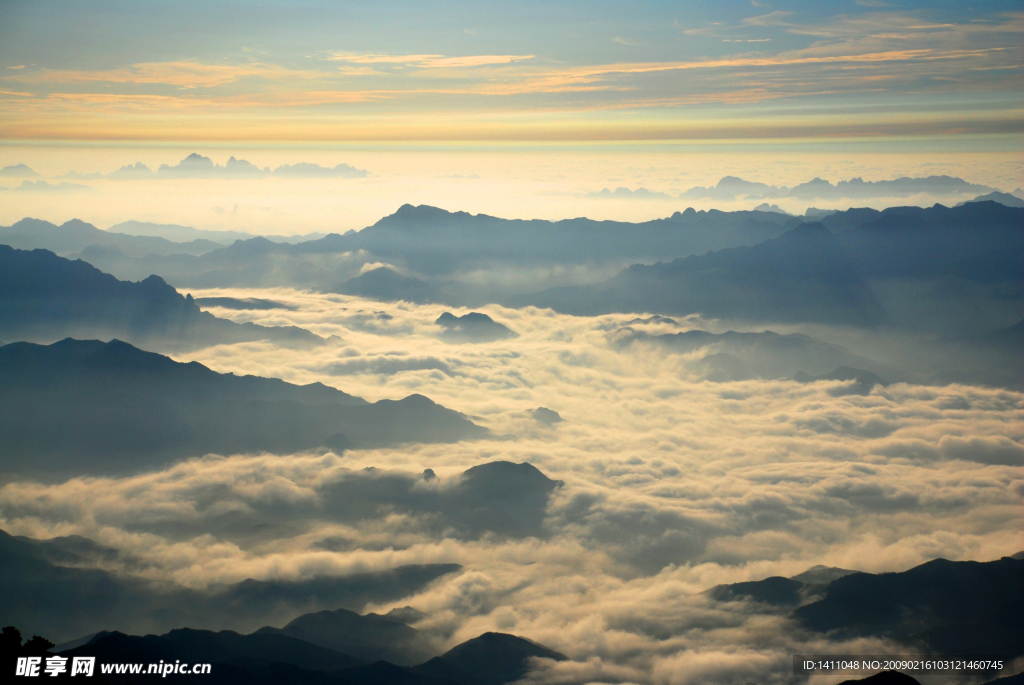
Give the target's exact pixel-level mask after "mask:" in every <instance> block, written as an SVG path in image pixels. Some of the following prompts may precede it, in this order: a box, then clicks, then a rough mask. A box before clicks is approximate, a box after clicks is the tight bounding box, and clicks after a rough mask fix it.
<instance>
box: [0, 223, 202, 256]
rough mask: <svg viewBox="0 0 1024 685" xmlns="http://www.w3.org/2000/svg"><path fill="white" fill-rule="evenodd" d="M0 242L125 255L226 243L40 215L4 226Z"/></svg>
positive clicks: (192, 251) (193, 251) (192, 250)
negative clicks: (107, 227) (107, 228)
mask: <svg viewBox="0 0 1024 685" xmlns="http://www.w3.org/2000/svg"><path fill="white" fill-rule="evenodd" d="M0 244H3V245H10V246H11V247H14V248H17V249H20V250H36V249H43V250H50V251H51V252H54V253H56V254H58V255H61V256H62V257H67V256H70V255H73V254H75V253H78V252H81V251H82V250H84V249H86V248H87V247H90V246H93V245H99V246H102V247H106V248H117V249H118V250H119V251H120V253H121V254H122V255H125V256H128V257H144V256H146V255H150V254H154V255H171V254H189V255H200V254H206V253H207V252H210V251H212V250H216V249H218V248H220V247H222V245H221V244H220V243H216V242H213V241H212V240H206V239H202V238H193V239H190V240H189V241H187V242H186V241H181V242H172V241H170V240H167V239H165V238H162V237H149V236H136V235H126V234H122V233H117V232H114V231H101V230H100V229H98V228H96V227H95V226H93V225H92V224H87V223H85V222H84V221H80V220H78V219H72V220H71V221H67V222H65V223H63V224H61V225H60V226H57V225H56V224H52V223H50V222H49V221H41V220H39V219H22V220H21V221H19V222H17V223H16V224H13V225H11V226H4V227H0Z"/></svg>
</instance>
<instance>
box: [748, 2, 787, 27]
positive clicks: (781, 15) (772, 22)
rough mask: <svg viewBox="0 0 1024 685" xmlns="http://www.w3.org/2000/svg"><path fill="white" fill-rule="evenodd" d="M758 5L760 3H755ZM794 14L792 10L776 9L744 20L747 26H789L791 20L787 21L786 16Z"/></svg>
mask: <svg viewBox="0 0 1024 685" xmlns="http://www.w3.org/2000/svg"><path fill="white" fill-rule="evenodd" d="M758 6H759V5H755V7H758ZM792 14H793V13H792V12H784V11H782V10H775V11H774V12H769V13H768V14H762V15H759V16H756V17H747V18H746V19H744V20H743V23H744V24H746V25H747V26H788V25H789V22H787V21H785V18H786V17H788V16H791V15H792Z"/></svg>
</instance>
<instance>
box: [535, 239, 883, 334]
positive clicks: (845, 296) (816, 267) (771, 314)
mask: <svg viewBox="0 0 1024 685" xmlns="http://www.w3.org/2000/svg"><path fill="white" fill-rule="evenodd" d="M517 301H518V302H519V303H521V304H532V305H536V306H541V307H550V308H552V309H555V310H556V311H561V312H565V313H569V314H577V315H597V314H607V313H612V312H642V311H649V312H657V313H661V314H684V315H685V314H692V313H695V312H699V313H701V314H703V315H705V316H711V317H720V318H730V319H744V320H748V321H776V322H805V323H832V324H853V325H861V326H864V325H875V324H878V323H881V322H883V321H884V320H885V318H886V317H885V313H884V312H883V310H882V308H881V306H880V305H879V304H878V301H877V300H876V299H875V297H874V295H873V294H872V293H871V291H870V290H869V289H868V287H867V285H866V284H865V283H864V281H863V279H862V278H861V277H860V275H859V273H858V271H857V269H856V268H855V267H854V265H853V264H852V263H851V261H850V260H849V259H848V258H847V257H846V255H845V253H844V252H843V249H842V247H840V245H839V243H838V241H837V240H836V238H835V237H834V236H833V235H832V234H831V233H830V232H829V231H828V229H826V228H825V227H824V226H822V225H821V224H803V225H801V226H799V227H797V228H795V229H793V230H791V231H789V232H787V233H786V234H784V235H782V236H781V237H779V238H776V239H774V240H769V241H766V242H764V243H761V244H760V245H756V246H754V247H738V248H733V249H729V250H721V251H719V252H711V253H708V254H706V255H703V256H700V257H697V256H691V257H686V258H684V259H677V260H675V261H673V262H669V263H667V264H666V263H662V262H659V263H657V264H654V265H651V266H645V265H641V264H635V265H633V266H631V267H629V268H628V269H625V270H623V271H622V272H620V273H619V274H618V275H617V276H615V277H614V278H612V279H611V280H609V281H606V282H605V283H603V284H600V285H596V286H581V287H575V288H555V289H551V290H546V291H543V292H540V293H537V294H535V295H532V296H526V297H523V298H520V299H519V300H517Z"/></svg>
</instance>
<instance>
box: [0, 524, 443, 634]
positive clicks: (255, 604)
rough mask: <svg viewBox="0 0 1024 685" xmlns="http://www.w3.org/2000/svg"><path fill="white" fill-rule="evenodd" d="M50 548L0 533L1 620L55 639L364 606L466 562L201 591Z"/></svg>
mask: <svg viewBox="0 0 1024 685" xmlns="http://www.w3.org/2000/svg"><path fill="white" fill-rule="evenodd" d="M90 542H91V541H90ZM92 544H93V545H95V543H92ZM52 546H54V541H53V540H32V539H29V538H17V537H12V536H10V535H8V534H7V533H5V532H3V531H0V624H3V625H17V626H19V627H21V628H22V629H23V630H24V631H25V632H26V633H27V634H30V635H31V634H33V633H36V634H45V635H47V636H49V637H51V638H52V639H54V640H56V641H66V640H72V639H75V638H78V637H79V636H81V635H87V634H92V633H96V632H97V631H103V630H122V631H131V632H150V631H160V632H163V631H166V630H168V629H170V628H174V627H178V626H182V625H193V626H200V627H204V626H209V627H214V626H216V627H218V628H222V627H231V628H233V629H235V630H244V631H250V630H253V629H254V628H256V627H257V626H260V625H266V624H267V622H270V621H272V622H275V623H284V622H287V621H290V620H291V619H292V618H294V617H295V616H296V615H299V614H302V613H304V612H309V611H315V610H319V609H321V608H323V607H332V608H334V607H338V606H342V607H346V608H349V609H355V610H362V609H363V607H365V606H366V604H368V603H370V602H376V603H383V602H394V601H397V600H400V599H402V598H403V597H407V596H408V595H411V594H413V593H415V592H417V591H418V590H420V589H421V588H422V587H423V586H425V585H426V584H428V583H430V582H431V581H434V580H436V579H437V578H439V577H441V576H443V575H445V574H448V573H452V572H454V571H457V570H459V569H460V568H461V567H459V566H458V565H456V564H429V565H423V566H400V567H398V568H395V569H391V570H388V571H382V572H375V573H359V574H353V575H349V576H319V577H315V578H312V579H309V580H304V581H257V580H252V579H250V580H246V581H242V582H241V583H236V584H232V585H227V586H217V587H212V588H210V589H209V590H207V591H198V590H191V589H187V588H183V587H178V586H172V585H168V584H164V583H156V582H153V581H149V580H146V579H143V578H139V577H135V576H132V575H129V574H114V573H110V572H107V571H103V570H99V569H96V568H94V567H92V565H93V564H94V563H95V559H92V558H90V557H89V556H88V555H82V556H78V555H73V554H70V553H67V552H65V554H64V555H63V556H62V557H61V558H59V559H54V558H52V555H51V552H50V551H48V550H47V548H48V547H52Z"/></svg>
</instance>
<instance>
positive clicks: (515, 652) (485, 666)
mask: <svg viewBox="0 0 1024 685" xmlns="http://www.w3.org/2000/svg"><path fill="white" fill-rule="evenodd" d="M534 658H538V659H553V660H555V661H566V660H567V659H568V657H567V656H565V655H564V654H559V653H558V652H556V651H554V650H551V649H548V648H547V647H544V646H543V645H539V644H537V643H536V642H531V641H530V640H527V639H525V638H521V637H516V636H515V635H508V634H505V633H484V634H483V635H481V636H479V637H475V638H473V639H472V640H467V641H466V642H463V643H462V644H460V645H458V646H456V647H453V648H452V649H450V650H449V651H447V652H445V653H444V654H442V655H441V656H439V657H436V658H434V659H431V660H430V661H428V662H426V663H425V664H422V665H420V666H416V667H415V669H414V670H416V671H418V672H420V673H424V674H428V675H435V676H437V677H439V678H449V679H452V680H461V679H462V678H464V677H465V676H464V675H463V674H469V675H470V676H471V677H472V678H473V680H472V681H466V680H462V682H464V683H465V685H472V684H473V683H474V682H477V683H483V685H505V683H512V682H515V681H517V680H519V679H521V678H522V677H523V676H525V675H526V674H527V673H528V672H529V669H530V659H534Z"/></svg>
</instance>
